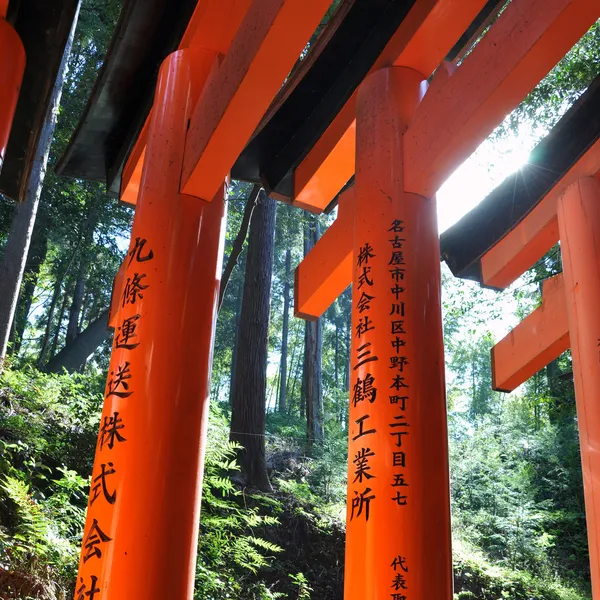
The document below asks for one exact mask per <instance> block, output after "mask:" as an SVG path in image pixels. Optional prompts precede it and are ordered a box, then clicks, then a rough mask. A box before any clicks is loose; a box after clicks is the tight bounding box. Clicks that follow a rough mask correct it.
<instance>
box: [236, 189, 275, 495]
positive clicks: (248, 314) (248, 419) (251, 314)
mask: <svg viewBox="0 0 600 600" xmlns="http://www.w3.org/2000/svg"><path fill="white" fill-rule="evenodd" d="M275 212H276V204H275V200H273V199H272V198H269V197H268V196H267V195H266V194H265V192H264V191H261V193H260V194H259V197H258V200H257V205H256V208H255V209H254V211H253V214H252V220H251V222H250V233H249V237H248V253H247V257H246V273H245V277H244V290H243V296H242V311H241V318H240V325H239V330H238V341H237V348H236V352H237V356H236V368H235V380H234V381H233V382H232V390H233V394H232V399H231V400H232V402H231V404H232V406H231V432H230V438H231V440H232V441H236V442H238V443H239V444H241V445H242V447H243V449H242V450H241V451H240V453H239V462H240V467H241V473H242V477H243V478H244V480H245V482H246V484H248V485H250V486H253V487H257V488H258V489H261V490H263V491H271V490H272V488H271V483H270V482H269V477H268V475H267V466H266V459H265V437H264V436H265V421H266V408H265V404H266V390H267V353H268V344H269V313H270V302H271V278H272V275H273V256H274V247H275Z"/></svg>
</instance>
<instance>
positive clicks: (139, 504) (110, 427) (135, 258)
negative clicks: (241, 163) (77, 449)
mask: <svg viewBox="0 0 600 600" xmlns="http://www.w3.org/2000/svg"><path fill="white" fill-rule="evenodd" d="M191 60H192V58H191V55H190V51H189V50H182V51H179V52H175V53H173V54H172V55H170V56H169V57H168V58H167V59H166V60H165V62H164V64H163V66H162V67H161V71H160V74H159V82H158V88H157V92H156V97H155V103H154V107H153V110H152V117H151V121H150V123H149V128H148V143H147V148H146V156H145V162H144V170H143V174H142V180H141V185H140V193H139V198H138V202H137V206H136V214H135V218H134V225H133V230H132V236H131V243H130V248H129V252H128V254H127V257H126V260H125V271H124V274H123V282H122V287H121V300H120V304H119V307H118V314H117V318H116V329H115V339H114V344H113V356H112V358H111V365H110V372H109V376H108V382H107V386H106V393H105V406H104V411H103V415H102V420H101V423H100V434H99V437H98V445H97V448H96V459H95V466H94V471H93V474H92V488H91V494H90V502H89V506H88V517H87V523H86V528H85V532H84V538H83V548H82V553H81V563H80V570H79V574H78V579H77V585H76V593H75V598H76V600H79V599H80V598H88V597H90V598H94V597H96V598H102V599H103V600H121V599H125V598H133V597H140V598H147V599H149V600H150V599H156V600H158V599H162V598H181V599H182V600H185V599H188V600H189V599H191V598H192V597H193V587H194V576H195V561H196V547H197V538H198V526H199V511H200V493H201V478H202V470H203V453H204V446H205V442H206V424H207V413H208V389H209V372H210V364H211V359H212V352H211V347H212V339H213V336H214V327H215V321H216V300H217V297H218V288H219V280H220V274H221V257H222V250H223V243H224V237H223V234H224V227H223V224H224V218H225V217H224V215H225V203H224V198H223V188H221V190H220V192H219V194H217V196H216V197H215V198H214V199H213V201H212V203H211V204H210V205H209V204H207V203H205V202H202V201H201V200H199V199H198V198H192V197H189V196H182V195H181V194H180V193H179V182H180V178H181V168H182V162H183V148H184V143H185V137H186V131H187V123H188V118H189V112H190V96H191V93H192V90H191V84H192V82H191V64H190V62H191Z"/></svg>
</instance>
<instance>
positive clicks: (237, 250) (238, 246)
mask: <svg viewBox="0 0 600 600" xmlns="http://www.w3.org/2000/svg"><path fill="white" fill-rule="evenodd" d="M260 190H261V186H260V185H259V184H256V185H255V186H254V187H253V188H252V191H251V192H250V195H249V196H248V200H246V206H245V207H244V216H243V217H242V223H241V225H240V230H239V231H238V234H237V236H236V237H235V240H234V242H233V246H232V248H231V254H230V255H229V258H228V259H227V265H225V271H223V277H221V287H220V289H219V310H221V306H222V305H223V299H224V298H225V290H227V284H228V283H229V279H230V278H231V274H232V273H233V269H234V268H235V266H236V265H237V264H238V260H239V258H240V254H241V253H242V250H243V248H244V242H245V241H246V237H247V235H248V229H249V228H250V219H252V212H253V211H254V208H255V207H256V203H257V200H258V194H259V193H260Z"/></svg>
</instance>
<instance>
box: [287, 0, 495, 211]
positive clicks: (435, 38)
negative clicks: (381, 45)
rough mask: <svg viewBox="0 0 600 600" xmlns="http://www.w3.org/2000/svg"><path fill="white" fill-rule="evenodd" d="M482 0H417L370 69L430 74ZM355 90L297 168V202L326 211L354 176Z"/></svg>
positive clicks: (295, 199)
mask: <svg viewBox="0 0 600 600" xmlns="http://www.w3.org/2000/svg"><path fill="white" fill-rule="evenodd" d="M484 4H485V2H484V1H483V0H437V1H435V0H417V2H416V3H415V6H414V7H413V8H412V10H411V11H410V13H409V14H408V16H407V18H406V19H405V20H404V21H403V22H402V24H401V25H400V27H399V28H398V31H397V32H396V34H395V35H394V37H393V38H392V39H391V40H390V42H389V43H388V44H387V46H386V48H385V49H384V51H383V52H382V54H381V56H380V57H379V59H378V60H377V62H376V63H375V65H374V66H373V69H371V71H376V70H378V69H380V68H382V67H386V66H390V65H392V64H394V65H396V66H406V67H410V68H413V69H416V70H417V71H419V73H423V74H425V75H427V76H429V75H431V73H433V71H434V70H435V69H436V68H437V66H438V65H439V64H440V63H441V62H442V61H443V59H444V57H445V56H446V55H447V54H448V52H449V50H450V49H451V48H452V46H453V45H454V44H455V43H456V41H457V40H458V38H459V37H460V36H461V34H462V33H463V32H464V30H465V29H466V28H467V27H468V26H469V24H470V23H471V21H472V20H473V19H474V18H475V17H476V16H477V13H478V12H479V11H480V10H481V8H482V7H483V5H484ZM355 112H356V93H354V94H353V95H352V97H351V98H350V99H349V100H348V102H346V104H345V105H344V107H343V108H342V109H341V111H340V112H339V113H338V115H337V116H336V118H335V119H334V120H333V121H332V123H331V125H330V126H329V127H328V128H327V130H326V131H325V133H324V134H323V135H322V136H321V138H320V139H319V141H318V142H317V143H316V144H315V145H314V146H313V148H312V149H311V150H310V152H309V153H308V154H307V156H306V158H305V159H304V160H303V161H302V163H301V164H300V165H299V166H298V168H297V169H296V171H295V172H294V203H297V204H298V205H299V206H302V207H306V206H311V207H313V210H315V209H316V210H317V211H318V212H322V211H323V209H324V208H325V207H326V206H327V205H328V204H329V203H330V202H331V199H332V198H334V197H335V195H336V194H337V193H338V192H339V190H340V189H341V188H342V186H343V185H344V184H345V183H346V182H347V181H348V180H349V179H350V178H351V177H352V175H354V163H355V144H356V124H355V121H354V118H355Z"/></svg>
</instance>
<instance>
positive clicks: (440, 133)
mask: <svg viewBox="0 0 600 600" xmlns="http://www.w3.org/2000/svg"><path fill="white" fill-rule="evenodd" d="M483 3H484V2H483V0H469V1H468V2H467V1H466V0H462V1H458V0H441V1H439V2H435V1H433V0H423V1H419V0H417V2H415V4H414V8H413V9H412V11H411V13H410V15H409V16H410V18H408V19H407V23H408V24H407V25H404V24H403V26H402V27H401V28H400V29H399V30H398V31H399V33H398V35H397V37H395V38H394V44H392V46H391V48H392V49H390V48H389V47H388V48H386V50H385V51H384V55H385V57H384V59H381V61H380V62H378V63H377V64H376V66H375V68H374V69H373V72H372V73H371V74H370V75H368V76H367V77H366V78H365V80H364V81H363V83H362V84H361V85H360V87H359V90H358V93H357V94H356V97H353V98H352V100H351V101H350V102H348V104H347V105H346V107H344V109H343V110H342V111H341V112H340V114H342V113H343V114H344V118H343V119H342V121H341V123H338V124H337V126H335V127H333V129H330V130H328V131H327V133H326V135H324V136H323V138H322V140H320V141H319V142H317V144H316V145H315V148H320V150H319V153H317V154H314V153H311V155H310V156H309V157H307V158H306V160H307V162H306V163H304V164H303V165H301V166H300V167H299V168H298V169H297V170H296V176H297V177H296V181H295V184H296V190H295V199H296V200H298V201H299V204H301V205H302V206H303V207H305V208H308V209H310V210H314V211H316V212H320V211H321V210H322V209H323V207H324V206H325V205H326V204H324V203H323V198H325V197H327V203H328V202H329V200H330V198H331V194H330V193H329V192H327V191H323V189H321V188H319V185H320V183H319V182H321V183H323V182H324V183H325V184H326V188H327V189H328V190H329V189H334V190H339V189H340V188H341V187H342V185H343V184H345V182H346V181H347V179H348V177H349V176H350V175H351V174H352V171H353V170H355V171H356V183H355V186H354V190H353V191H348V192H346V194H345V195H344V196H343V197H342V198H341V200H340V216H339V218H338V220H337V221H336V222H335V223H334V224H333V226H332V227H331V228H330V230H329V231H328V232H327V233H326V234H325V236H324V237H323V238H322V240H321V241H320V242H319V243H318V244H317V245H316V246H315V247H314V248H313V250H312V251H311V253H310V254H309V255H308V256H307V258H306V259H305V261H304V262H303V263H302V264H301V265H300V267H299V268H298V271H297V275H296V279H297V289H296V309H297V310H296V312H297V314H298V315H302V316H304V317H313V318H316V317H318V316H319V315H320V314H322V312H323V311H324V310H325V309H326V308H327V306H328V305H329V304H330V303H331V302H332V301H333V300H335V297H336V296H337V295H338V293H339V292H340V291H341V290H342V289H343V288H344V287H346V286H347V285H348V284H349V283H351V282H352V284H353V315H352V324H353V331H354V335H353V341H352V349H351V356H352V365H351V368H352V373H353V380H352V383H351V395H350V415H351V423H350V427H349V444H350V456H349V481H348V541H347V552H346V556H347V567H346V591H345V595H346V598H347V600H348V599H352V600H380V599H382V598H390V599H391V600H409V599H410V600H434V599H435V600H450V598H451V596H452V576H451V549H450V519H449V493H448V457H447V435H446V415H445V391H444V364H443V350H442V329H441V315H440V306H439V303H440V300H439V295H440V275H439V247H438V233H437V225H436V217H435V202H434V199H433V198H434V194H435V192H436V190H437V189H438V188H439V186H440V185H441V183H442V182H443V181H444V180H445V178H446V177H447V176H448V175H449V174H450V173H451V171H452V170H453V169H454V168H455V167H456V166H458V164H460V162H462V160H464V159H465V158H466V157H467V156H468V155H469V154H470V152H472V151H473V150H474V149H475V148H476V147H477V145H478V144H479V143H480V142H481V141H482V140H483V139H484V138H485V137H486V136H487V135H488V134H489V133H490V132H491V131H492V129H493V128H494V126H495V125H497V124H498V123H499V122H500V121H501V120H502V118H503V117H504V116H505V115H506V114H507V113H508V112H509V111H510V110H511V109H512V108H514V107H515V106H516V105H517V104H518V102H519V101H520V100H521V99H522V98H523V97H524V96H525V95H526V94H527V93H528V92H529V91H530V90H531V89H532V88H533V87H534V86H535V85H536V84H537V82H538V81H539V80H540V79H541V78H542V77H543V76H544V75H545V74H546V73H547V72H548V71H549V70H550V68H552V66H553V65H554V64H556V62H557V61H558V60H559V59H560V58H561V57H562V56H563V55H564V54H565V52H566V51H567V50H568V49H569V48H570V47H571V46H572V45H573V44H574V43H575V42H576V41H577V40H578V39H579V38H580V37H581V36H582V35H583V34H584V33H585V31H586V30H587V29H588V28H589V27H590V25H591V24H592V23H593V22H594V21H595V20H596V19H597V18H598V16H599V12H600V7H598V6H597V5H596V3H593V2H589V0H513V2H512V3H511V4H510V5H509V6H508V7H507V9H506V10H505V11H504V12H503V14H502V15H501V16H500V18H499V19H498V20H497V22H496V23H495V24H494V25H493V27H492V28H491V30H490V31H489V32H488V33H487V34H486V36H485V37H484V38H483V39H482V40H481V41H480V42H479V44H478V45H477V46H476V47H475V49H474V50H473V51H472V52H471V54H469V56H468V57H467V58H466V59H465V60H464V62H463V63H462V64H461V65H460V67H458V68H455V67H454V66H453V65H452V66H443V67H442V68H440V69H438V71H437V74H436V76H435V77H434V79H433V81H432V84H431V86H430V88H429V90H428V91H427V93H425V91H426V84H425V80H426V79H428V78H429V76H430V75H431V73H432V72H433V70H434V69H436V67H437V66H438V65H439V63H440V62H441V61H442V60H443V58H444V56H446V54H447V52H448V50H449V48H450V47H451V45H452V44H453V43H454V41H455V40H456V39H457V37H458V36H460V35H461V33H462V32H463V31H464V29H465V22H466V23H467V24H468V23H469V22H470V21H471V20H472V18H473V15H474V14H477V11H478V10H479V9H480V8H481V6H482V5H483ZM207 5H210V6H208V7H207ZM329 5H330V1H329V0H312V1H311V2H306V1H305V0H253V1H252V2H251V1H250V0H243V1H240V2H236V1H234V0H228V1H226V2H216V3H214V2H213V3H203V4H202V6H200V8H201V10H200V9H197V10H196V12H195V13H194V17H193V19H192V22H191V23H190V26H189V27H188V32H187V33H186V35H185V36H184V40H183V42H182V44H181V46H180V49H179V50H178V51H177V52H175V53H173V54H171V55H170V56H169V57H168V58H167V60H166V61H165V63H164V64H163V66H162V68H161V72H160V76H159V82H158V87H157V92H156V96H155V99H154V105H153V108H152V113H151V117H150V118H149V120H148V122H147V123H146V126H145V128H144V131H143V133H142V135H141V136H140V138H139V140H138V143H137V144H136V147H135V148H134V151H133V152H132V154H131V157H130V159H129V162H128V164H127V166H126V169H125V173H124V177H123V186H122V190H121V197H122V199H124V200H128V201H130V202H136V214H135V219H134V225H133V232H132V237H131V244H130V248H129V252H128V254H127V257H126V259H125V263H124V266H123V268H122V270H121V272H120V276H119V278H118V280H117V283H116V285H115V294H114V298H113V310H112V312H111V320H112V322H113V323H114V324H115V326H116V329H115V338H114V343H113V354H112V358H111V364H110V372H109V376H108V381H107V386H106V392H105V405H104V410H103V414H102V420H101V425H100V434H99V437H98V445H97V449H96V460H95V464H94V470H93V474H92V488H91V494H90V501H89V507H88V517H87V523H86V527H85V532H84V540H83V548H82V553H81V563H80V569H79V574H78V580H77V586H76V593H75V598H76V600H88V599H90V600H120V599H130V598H134V597H135V598H144V599H148V600H150V599H156V600H158V599H159V598H160V599H161V600H162V599H163V598H174V599H177V600H179V599H183V598H186V599H188V598H191V597H192V593H193V583H194V570H195V553H196V544H197V536H198V517H199V508H200V491H201V476H202V463H203V456H204V444H205V443H206V416H207V398H208V381H209V372H210V362H211V348H212V337H213V334H214V324H215V315H216V290H217V287H218V281H219V277H220V260H221V255H222V236H223V223H224V202H223V185H224V182H225V180H226V178H227V176H228V173H229V170H230V169H231V167H232V165H233V163H234V162H235V160H236V158H237V156H238V155H239V154H240V152H241V151H242V150H243V148H244V146H245V144H246V143H247V142H248V140H249V138H250V136H251V135H252V133H253V131H255V129H256V128H257V126H258V124H259V122H260V120H261V118H262V117H263V115H264V114H265V113H266V111H267V109H268V108H269V104H270V102H271V100H272V99H273V98H274V97H275V95H276V93H277V92H278V90H279V88H280V86H281V83H282V82H283V81H284V80H285V77H286V76H287V75H288V73H289V72H290V70H291V69H292V67H293V65H294V63H295V62H296V60H297V58H298V56H299V55H300V54H301V52H302V50H303V48H304V47H305V45H306V42H307V41H308V40H309V39H310V36H311V35H312V33H313V32H314V31H315V29H316V27H317V25H318V23H319V22H320V20H321V18H322V16H323V14H324V13H325V11H326V10H327V8H328V7H329ZM465 7H467V8H465ZM232 23H234V24H235V26H234V25H231V24H232ZM384 55H383V54H382V56H384ZM348 119H349V121H348ZM354 119H356V146H355V144H354V138H353V135H354V128H353V122H354ZM332 125H333V124H332ZM336 140H337V141H336ZM342 140H343V141H342ZM321 142H323V144H325V146H326V147H327V148H330V145H331V144H333V145H334V146H335V148H334V149H333V150H331V149H330V151H327V150H324V149H323V145H322V144H321ZM338 142H339V144H338ZM338 151H339V152H338ZM339 153H341V154H339ZM334 155H335V156H334ZM342 163H343V165H344V166H343V168H340V169H336V168H335V165H341V164H342ZM325 164H326V165H327V177H326V178H323V171H320V169H321V166H323V165H325ZM348 168H350V171H348ZM311 173H312V175H311ZM300 175H302V177H303V178H304V179H303V180H302V181H304V184H303V183H301V179H300ZM309 184H310V185H309ZM303 186H304V187H303ZM308 188H310V189H311V190H312V191H311V193H310V194H308V193H305V194H303V195H302V189H308ZM353 196H354V198H353ZM321 262H322V263H323V265H320V264H319V263H321ZM311 265H312V267H311ZM315 265H317V267H318V268H314V270H313V267H314V266H315ZM119 282H120V283H119Z"/></svg>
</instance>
